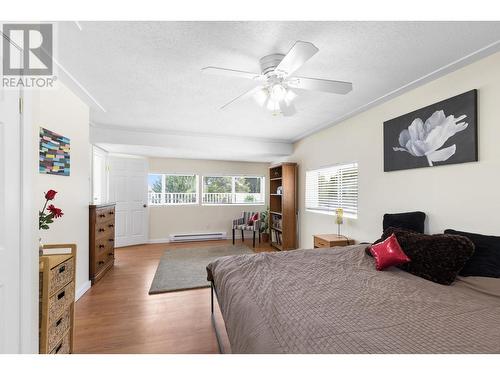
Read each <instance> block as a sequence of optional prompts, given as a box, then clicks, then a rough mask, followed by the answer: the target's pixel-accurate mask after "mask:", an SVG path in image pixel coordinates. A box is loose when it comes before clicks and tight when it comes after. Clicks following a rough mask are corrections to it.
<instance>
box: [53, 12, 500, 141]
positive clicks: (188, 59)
mask: <svg viewBox="0 0 500 375" xmlns="http://www.w3.org/2000/svg"><path fill="white" fill-rule="evenodd" d="M81 25H82V31H80V30H79V29H78V28H77V27H76V25H75V24H74V23H72V22H64V23H61V24H59V31H58V35H59V43H58V48H59V60H60V61H61V63H62V64H63V65H64V67H65V68H66V69H67V70H68V71H69V72H71V74H72V75H73V76H74V77H75V78H76V79H77V80H78V81H79V82H80V83H81V84H82V85H83V86H84V87H85V88H86V89H87V90H88V91H89V92H90V93H91V94H92V96H93V97H94V98H95V99H96V100H97V101H98V102H99V103H100V104H101V105H102V106H103V107H104V108H105V109H106V112H103V111H102V110H101V109H99V108H98V107H97V106H95V105H94V106H93V107H92V110H91V121H92V122H93V123H94V124H95V125H96V126H100V125H106V126H114V127H125V128H133V129H136V130H141V129H144V130H152V131H165V132H176V133H182V134H194V135H225V136H235V137H252V138H256V137H257V138H266V139H274V140H288V141H292V140H295V139H298V138H300V137H301V136H303V135H304V134H307V133H309V132H311V131H312V130H314V129H317V128H318V127H320V126H324V125H327V124H329V123H331V122H334V121H335V120H336V119H338V118H340V117H342V116H345V115H346V114H348V113H350V112H352V111H354V110H356V109H358V108H359V107H361V106H363V105H366V104H367V103H369V102H371V101H373V100H376V99H377V98H380V97H381V96H383V95H386V94H387V93H389V92H391V91H393V90H396V89H398V88H400V87H402V86H404V85H406V84H408V83H410V82H412V81H414V80H416V79H419V78H421V77H423V76H425V75H427V74H429V73H431V72H433V71H435V70H437V69H439V68H442V67H443V66H445V65H447V64H450V63H452V62H454V61H456V60H458V59H461V58H463V57H464V56H466V55H469V54H471V53H473V52H475V51H477V50H479V49H481V48H483V47H485V46H487V45H489V44H491V43H494V42H496V41H498V40H499V39H500V22H300V21H296V22H81ZM296 40H304V41H309V42H312V43H314V44H315V45H316V46H317V47H318V48H319V52H318V53H317V54H316V55H315V56H314V57H313V58H312V59H311V60H309V61H308V62H307V63H306V64H305V65H304V66H303V67H302V68H301V69H300V70H299V71H298V72H297V74H299V75H302V76H306V77H315V78H324V79H334V80H342V81H351V82H353V84H354V90H353V91H352V92H351V93H349V94H348V95H345V96H341V95H332V94H327V93H319V92H314V93H313V92H311V93H307V95H301V96H300V97H298V98H297V99H296V102H295V104H296V107H297V109H298V113H297V114H296V115H294V116H293V117H276V116H272V115H271V114H270V113H269V112H267V111H265V110H263V109H261V108H259V107H258V106H257V105H256V104H255V103H254V102H253V101H252V100H251V99H250V100H246V101H243V102H240V103H237V104H234V105H232V106H231V107H230V108H228V109H227V110H225V111H221V110H219V107H220V106H221V105H223V104H224V103H226V102H227V101H229V100H231V99H232V98H234V97H236V96H238V95H239V94H241V93H243V92H244V91H246V90H248V89H250V88H251V87H253V85H254V83H253V82H252V81H247V80H244V79H237V78H230V77H223V76H210V75H205V74H202V73H201V72H200V69H201V68H202V67H205V66H220V67H226V68H232V69H239V70H247V71H255V72H259V58H260V57H262V56H264V55H267V54H271V53H286V52H287V51H288V50H289V48H290V47H291V46H292V45H293V43H294V42H295V41H296Z"/></svg>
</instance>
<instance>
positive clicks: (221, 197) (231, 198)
mask: <svg viewBox="0 0 500 375" xmlns="http://www.w3.org/2000/svg"><path fill="white" fill-rule="evenodd" d="M203 203H204V204H254V203H264V196H263V194H260V193H203Z"/></svg>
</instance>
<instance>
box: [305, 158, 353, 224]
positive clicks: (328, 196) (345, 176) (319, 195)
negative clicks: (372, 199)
mask: <svg viewBox="0 0 500 375" xmlns="http://www.w3.org/2000/svg"><path fill="white" fill-rule="evenodd" d="M305 198H306V209H308V210H314V211H324V212H325V213H328V212H334V211H335V210H336V209H337V208H342V209H343V210H344V213H346V214H350V215H353V216H357V214H358V163H351V164H343V165H335V166H331V167H326V168H320V169H314V170H311V171H307V172H306V197H305Z"/></svg>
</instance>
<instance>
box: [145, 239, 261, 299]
mask: <svg viewBox="0 0 500 375" xmlns="http://www.w3.org/2000/svg"><path fill="white" fill-rule="evenodd" d="M240 254H253V251H252V250H251V249H249V248H248V247H246V246H243V245H236V246H232V245H221V246H210V247H207V246H203V247H189V248H185V249H173V250H166V251H165V252H164V253H163V255H162V257H161V259H160V263H159V264H158V268H157V269H156V273H155V276H154V278H153V282H152V283H151V288H150V289H149V294H158V293H166V292H173V291H179V290H186V289H196V288H207V287H209V286H210V283H209V282H208V281H207V270H206V267H207V265H208V263H210V262H212V261H213V260H215V259H217V258H220V257H224V256H228V255H240Z"/></svg>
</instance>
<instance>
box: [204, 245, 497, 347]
mask: <svg viewBox="0 0 500 375" xmlns="http://www.w3.org/2000/svg"><path fill="white" fill-rule="evenodd" d="M365 247H366V245H354V246H347V247H338V248H329V249H314V250H295V251H290V252H273V253H259V254H251V255H239V256H231V257H224V258H220V259H217V260H216V261H214V262H212V263H210V264H209V265H208V266H207V272H208V280H209V281H211V283H212V288H213V292H214V293H215V294H216V295H217V301H218V303H219V306H220V310H221V313H222V317H223V319H224V322H225V328H226V332H227V336H228V338H229V342H230V345H231V352H232V353H500V279H495V278H482V277H467V278H458V279H457V280H456V281H455V282H454V283H453V284H452V285H451V286H445V285H440V284H436V283H433V282H431V281H428V280H425V279H422V278H420V277H417V276H414V275H412V274H409V273H407V272H404V271H402V270H400V269H398V268H396V267H392V268H390V269H388V270H386V271H376V270H375V268H374V265H373V259H372V258H370V257H369V256H367V255H366V254H365V252H364V249H365Z"/></svg>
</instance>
